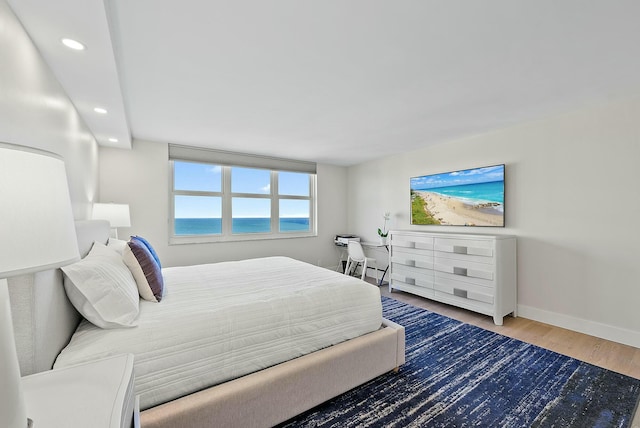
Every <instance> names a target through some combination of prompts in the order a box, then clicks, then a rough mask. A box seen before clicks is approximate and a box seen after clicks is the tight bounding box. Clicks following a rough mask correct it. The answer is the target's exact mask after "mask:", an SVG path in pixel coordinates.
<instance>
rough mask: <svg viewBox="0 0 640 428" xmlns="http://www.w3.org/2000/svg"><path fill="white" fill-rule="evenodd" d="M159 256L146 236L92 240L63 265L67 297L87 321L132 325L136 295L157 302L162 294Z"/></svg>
mask: <svg viewBox="0 0 640 428" xmlns="http://www.w3.org/2000/svg"><path fill="white" fill-rule="evenodd" d="M161 269H162V267H161V265H160V260H159V258H158V255H157V254H156V252H155V250H154V249H153V247H152V246H151V245H150V244H149V242H148V241H147V240H145V239H144V238H141V237H139V236H132V237H131V239H130V240H129V241H128V242H127V241H123V240H119V239H113V238H110V239H109V242H108V244H107V245H106V246H105V245H103V244H100V243H98V242H95V243H94V244H93V247H92V248H91V251H90V252H89V254H88V255H87V256H86V257H85V258H84V259H82V260H81V261H79V262H77V263H74V264H71V265H68V266H65V267H63V268H62V271H63V272H64V273H65V280H64V287H65V290H66V292H67V296H68V297H69V300H70V301H71V303H72V304H73V305H74V307H75V308H76V309H77V310H78V312H80V313H81V314H82V315H83V316H84V317H85V318H86V319H87V320H88V321H90V322H91V323H93V324H95V325H96V326H98V327H101V328H120V327H135V326H136V325H137V319H138V313H139V299H140V297H142V298H143V299H144V300H148V301H151V302H160V300H161V299H162V297H163V296H164V280H163V278H162V270H161Z"/></svg>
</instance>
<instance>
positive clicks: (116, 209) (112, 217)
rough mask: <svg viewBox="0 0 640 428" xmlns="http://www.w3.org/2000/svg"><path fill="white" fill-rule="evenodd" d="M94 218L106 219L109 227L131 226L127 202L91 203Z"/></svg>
mask: <svg viewBox="0 0 640 428" xmlns="http://www.w3.org/2000/svg"><path fill="white" fill-rule="evenodd" d="M92 218H93V219H94V220H108V221H109V223H110V224H111V227H131V217H129V204H103V203H95V204H93V216H92Z"/></svg>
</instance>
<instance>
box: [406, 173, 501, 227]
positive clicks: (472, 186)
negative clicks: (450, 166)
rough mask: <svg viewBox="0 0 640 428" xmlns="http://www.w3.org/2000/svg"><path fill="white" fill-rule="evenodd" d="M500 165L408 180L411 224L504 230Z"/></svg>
mask: <svg viewBox="0 0 640 428" xmlns="http://www.w3.org/2000/svg"><path fill="white" fill-rule="evenodd" d="M504 170H505V166H504V165H493V166H485V167H481V168H471V169H463V170H460V171H452V172H445V173H442V174H431V175H422V176H420V177H412V178H411V224H418V225H422V224H427V225H446V226H494V227H496V226H497V227H504Z"/></svg>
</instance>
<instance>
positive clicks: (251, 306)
mask: <svg viewBox="0 0 640 428" xmlns="http://www.w3.org/2000/svg"><path fill="white" fill-rule="evenodd" d="M163 275H164V281H165V286H166V289H167V293H166V295H165V297H164V298H163V300H162V301H161V302H160V303H152V302H147V301H144V300H141V301H140V316H139V322H138V327H135V328H127V329H117V330H103V329H100V328H98V327H95V326H94V325H92V324H91V323H89V322H87V321H86V320H83V321H82V323H81V324H80V326H79V327H78V329H77V331H76V333H75V334H74V335H73V337H72V339H71V342H70V343H69V345H68V346H67V347H66V348H65V349H63V350H62V352H61V353H60V355H59V356H58V358H57V360H56V363H55V366H54V367H56V368H58V367H64V366H68V365H72V364H77V363H80V362H84V361H87V360H91V359H95V358H99V357H105V356H108V355H115V354H120V353H132V354H134V355H135V376H136V394H140V405H141V408H142V409H143V410H144V409H146V408H149V407H153V406H156V405H158V404H161V403H164V402H167V401H170V400H172V399H175V398H178V397H181V396H184V395H187V394H190V393H192V392H195V391H198V390H201V389H204V388H207V387H209V386H212V385H216V384H218V383H222V382H225V381H228V380H231V379H234V378H237V377H240V376H243V375H245V374H248V373H251V372H254V371H257V370H260V369H263V368H266V367H269V366H272V365H275V364H278V363H280V362H283V361H287V360H290V359H292V358H296V357H299V356H301V355H304V354H307V353H310V352H314V351H316V350H318V349H322V348H324V347H327V346H330V345H333V344H336V343H339V342H342V341H345V340H348V339H351V338H354V337H357V336H361V335H363V334H366V333H369V332H371V331H374V330H377V329H378V328H380V326H381V323H382V307H381V302H380V290H379V289H378V288H377V287H375V286H373V285H370V284H367V283H365V282H363V281H360V280H359V279H356V278H353V277H349V276H346V275H342V274H339V273H336V272H333V271H330V270H327V269H323V268H319V267H316V266H313V265H309V264H307V263H303V262H299V261H296V260H293V259H289V258H285V257H269V258H263V259H252V260H243V261H238V262H224V263H215V264H208V265H198V266H188V267H173V268H165V269H163Z"/></svg>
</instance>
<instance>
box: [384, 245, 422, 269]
mask: <svg viewBox="0 0 640 428" xmlns="http://www.w3.org/2000/svg"><path fill="white" fill-rule="evenodd" d="M389 259H390V260H391V263H398V264H402V265H405V266H415V267H420V268H425V269H433V251H431V250H409V249H406V248H392V251H391V255H390V258H389Z"/></svg>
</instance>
